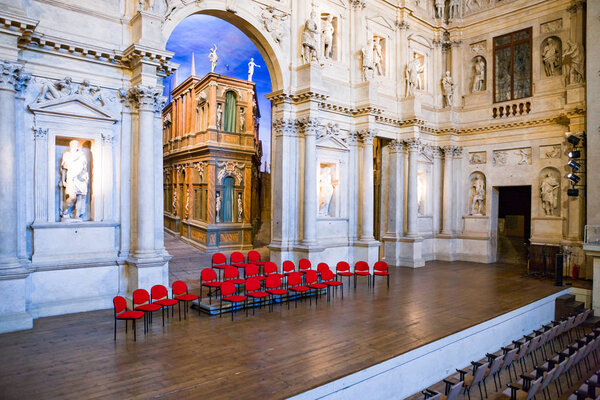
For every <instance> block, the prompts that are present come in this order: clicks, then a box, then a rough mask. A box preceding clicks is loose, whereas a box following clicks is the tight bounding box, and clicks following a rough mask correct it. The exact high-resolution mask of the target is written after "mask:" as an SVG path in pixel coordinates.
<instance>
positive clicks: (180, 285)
mask: <svg viewBox="0 0 600 400" xmlns="http://www.w3.org/2000/svg"><path fill="white" fill-rule="evenodd" d="M187 291H188V288H187V285H186V284H185V282H184V281H175V282H173V296H179V295H180V294H186V293H187Z"/></svg>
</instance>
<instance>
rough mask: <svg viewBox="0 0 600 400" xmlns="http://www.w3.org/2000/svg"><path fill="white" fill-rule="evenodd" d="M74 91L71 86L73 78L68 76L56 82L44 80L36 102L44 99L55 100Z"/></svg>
mask: <svg viewBox="0 0 600 400" xmlns="http://www.w3.org/2000/svg"><path fill="white" fill-rule="evenodd" d="M74 92H75V90H74V88H73V80H72V79H71V78H70V77H68V76H67V77H66V78H65V79H63V80H61V81H58V82H56V83H53V82H50V81H45V82H44V83H43V85H42V89H41V90H40V95H39V97H38V98H37V101H38V103H39V102H41V101H45V100H55V99H59V98H61V97H65V96H70V95H72V94H73V93H74Z"/></svg>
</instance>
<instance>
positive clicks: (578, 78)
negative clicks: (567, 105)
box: [562, 40, 584, 85]
mask: <svg viewBox="0 0 600 400" xmlns="http://www.w3.org/2000/svg"><path fill="white" fill-rule="evenodd" d="M562 64H563V75H564V76H565V84H567V85H569V84H572V83H581V82H583V76H584V75H583V50H582V48H581V45H580V44H579V43H575V42H573V41H571V40H567V48H566V49H565V50H564V51H563V54H562Z"/></svg>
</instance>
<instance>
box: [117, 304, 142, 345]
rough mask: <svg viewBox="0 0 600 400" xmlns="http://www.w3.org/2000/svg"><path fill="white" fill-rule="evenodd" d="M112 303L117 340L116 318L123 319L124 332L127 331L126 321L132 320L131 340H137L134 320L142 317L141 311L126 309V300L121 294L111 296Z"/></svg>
mask: <svg viewBox="0 0 600 400" xmlns="http://www.w3.org/2000/svg"><path fill="white" fill-rule="evenodd" d="M113 305H114V307H115V339H114V340H117V320H121V321H125V333H127V321H132V324H133V341H134V342H135V341H136V340H137V334H136V329H135V321H136V320H138V319H140V318H144V313H143V312H142V311H127V300H125V297H123V296H116V297H115V298H113Z"/></svg>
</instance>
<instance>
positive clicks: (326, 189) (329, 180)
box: [319, 167, 334, 217]
mask: <svg viewBox="0 0 600 400" xmlns="http://www.w3.org/2000/svg"><path fill="white" fill-rule="evenodd" d="M333 190H334V187H333V177H332V176H331V168H330V167H323V168H321V173H320V174H319V215H320V216H322V217H327V216H331V214H330V210H329V207H330V205H331V199H332V198H333Z"/></svg>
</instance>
